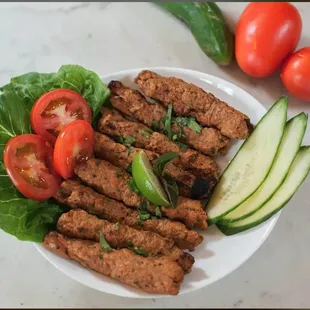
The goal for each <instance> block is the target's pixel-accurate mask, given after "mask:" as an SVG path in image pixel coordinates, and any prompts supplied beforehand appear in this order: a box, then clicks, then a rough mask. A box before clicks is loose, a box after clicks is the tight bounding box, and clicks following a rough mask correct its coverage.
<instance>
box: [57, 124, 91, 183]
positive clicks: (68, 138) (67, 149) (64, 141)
mask: <svg viewBox="0 0 310 310" xmlns="http://www.w3.org/2000/svg"><path fill="white" fill-rule="evenodd" d="M94 145H95V133H94V130H93V128H92V127H91V125H90V124H89V123H87V122H86V121H82V120H79V121H74V122H73V123H71V124H69V125H67V126H66V127H65V128H64V129H63V130H62V131H61V133H60V134H59V136H58V138H57V140H56V143H55V149H54V165H55V169H56V171H57V172H58V173H59V174H60V175H61V176H62V177H63V178H64V179H68V178H71V177H73V176H74V168H75V167H76V166H77V165H78V164H81V163H83V162H86V161H87V160H88V159H89V158H91V157H92V156H93V154H94Z"/></svg>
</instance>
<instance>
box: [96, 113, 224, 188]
mask: <svg viewBox="0 0 310 310" xmlns="http://www.w3.org/2000/svg"><path fill="white" fill-rule="evenodd" d="M101 113H102V117H101V118H100V119H99V121H98V124H97V126H98V131H99V132H101V133H103V134H106V135H108V136H111V137H114V138H118V139H120V138H123V137H128V136H129V137H132V138H134V141H133V145H134V146H135V147H139V148H143V149H146V150H150V151H153V152H155V153H158V154H164V153H167V152H175V153H178V154H179V158H178V159H175V160H174V161H173V163H174V164H175V165H177V166H181V167H182V168H183V169H184V170H188V171H189V172H191V173H193V174H194V175H196V176H198V177H201V178H206V179H209V180H210V182H212V181H213V182H214V180H217V178H218V173H219V169H218V167H217V165H216V163H215V161H214V160H213V159H212V158H210V157H208V156H206V155H202V154H200V153H198V152H197V151H194V150H192V149H187V150H182V148H181V147H180V146H179V145H177V144H176V143H174V142H172V141H170V140H169V139H168V138H167V137H166V136H165V135H163V134H161V133H158V132H150V129H149V128H148V127H147V126H145V125H143V124H141V123H138V122H132V121H129V120H127V119H125V118H124V117H123V115H122V114H121V113H119V112H118V111H116V110H109V109H106V108H102V109H101Z"/></svg>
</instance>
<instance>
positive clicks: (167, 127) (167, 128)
mask: <svg viewBox="0 0 310 310" xmlns="http://www.w3.org/2000/svg"><path fill="white" fill-rule="evenodd" d="M161 121H162V124H163V132H164V134H165V135H166V136H167V137H168V139H169V140H171V138H172V129H171V121H172V104H169V106H168V111H167V115H166V116H164V117H163V118H162V120H161Z"/></svg>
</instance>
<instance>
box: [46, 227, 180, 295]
mask: <svg viewBox="0 0 310 310" xmlns="http://www.w3.org/2000/svg"><path fill="white" fill-rule="evenodd" d="M43 244H44V246H45V247H46V248H47V249H49V250H51V251H52V252H54V253H56V254H59V255H61V256H63V257H65V258H69V259H72V260H74V261H76V262H78V263H80V264H81V265H82V266H84V267H87V268H90V269H92V270H94V271H97V272H99V273H101V274H103V275H105V276H108V277H110V278H112V279H116V280H119V281H120V282H122V283H125V284H128V285H130V286H132V287H134V288H137V289H141V290H143V291H145V292H149V293H158V294H168V295H177V294H178V293H179V289H180V285H181V283H182V281H183V278H184V273H183V269H182V268H181V267H180V266H179V265H178V264H177V263H176V262H174V261H172V260H171V259H169V258H167V257H165V256H161V257H158V258H157V257H142V256H139V255H136V254H134V253H133V252H132V251H130V250H128V249H121V250H114V251H112V252H104V251H103V250H102V249H101V248H100V245H99V243H97V242H93V241H89V240H79V239H71V238H68V237H65V236H63V235H61V234H59V233H57V232H50V233H49V234H47V235H46V236H45V238H44V243H43Z"/></svg>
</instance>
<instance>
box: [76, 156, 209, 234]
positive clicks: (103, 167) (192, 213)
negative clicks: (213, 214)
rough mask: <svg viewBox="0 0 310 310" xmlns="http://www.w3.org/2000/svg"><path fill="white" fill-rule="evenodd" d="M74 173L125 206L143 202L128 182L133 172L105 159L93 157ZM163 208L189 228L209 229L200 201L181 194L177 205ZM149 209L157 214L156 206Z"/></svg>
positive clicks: (166, 212)
mask: <svg viewBox="0 0 310 310" xmlns="http://www.w3.org/2000/svg"><path fill="white" fill-rule="evenodd" d="M75 173H76V174H77V176H78V177H79V178H80V179H81V180H82V181H83V182H84V183H86V184H87V185H88V186H91V187H93V188H94V189H96V190H97V191H99V192H100V193H102V194H104V195H106V196H108V197H110V198H113V199H116V200H119V201H122V202H124V204H125V205H128V206H131V207H133V206H134V207H136V208H138V207H139V206H140V205H141V203H142V197H141V196H139V195H138V194H137V193H135V192H134V191H133V190H132V189H131V188H130V187H129V185H128V182H129V181H130V179H131V177H130V175H129V174H128V173H127V172H126V171H124V170H122V169H121V171H120V169H119V168H117V167H115V166H114V165H112V164H111V163H109V162H107V161H105V160H100V159H95V158H93V159H90V160H88V161H87V162H85V163H83V164H81V165H79V166H77V167H76V169H75ZM120 190H122V192H120ZM161 210H162V212H163V214H164V215H165V216H166V217H168V218H169V219H171V220H177V221H181V222H183V223H184V224H185V225H186V226H187V227H189V228H194V227H197V228H200V229H202V230H205V229H206V228H207V215H206V213H205V211H204V210H203V206H202V202H201V201H199V200H193V199H189V198H185V197H181V196H180V197H179V198H178V203H177V206H176V208H162V209H161ZM149 211H150V212H152V213H155V207H154V206H153V207H151V208H150V209H149Z"/></svg>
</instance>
